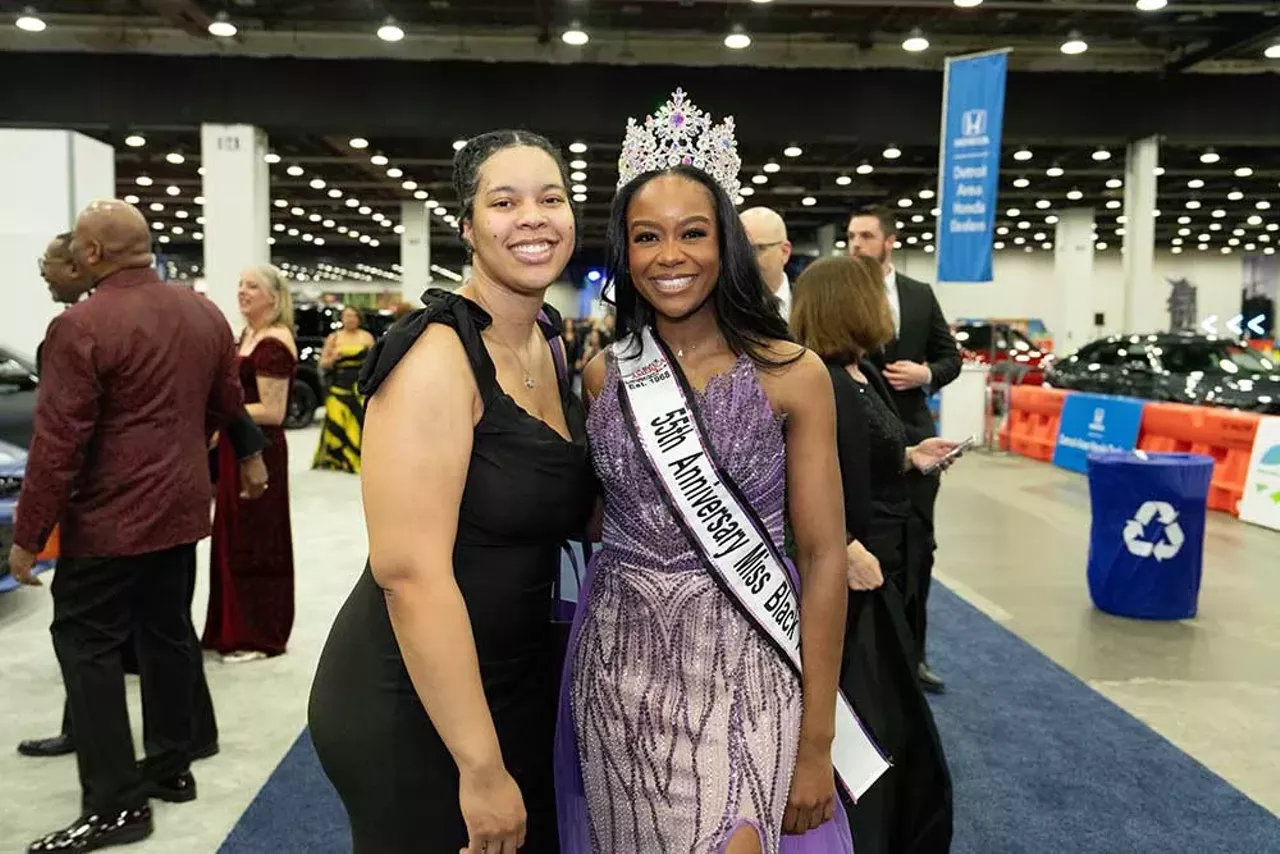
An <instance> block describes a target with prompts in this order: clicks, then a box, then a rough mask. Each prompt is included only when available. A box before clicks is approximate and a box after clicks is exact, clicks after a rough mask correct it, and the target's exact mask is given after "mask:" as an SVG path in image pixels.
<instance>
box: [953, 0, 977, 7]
mask: <svg viewBox="0 0 1280 854" xmlns="http://www.w3.org/2000/svg"><path fill="white" fill-rule="evenodd" d="M952 2H954V3H955V4H956V5H957V6H959V7H960V8H961V9H972V8H973V7H974V6H981V5H982V0H952Z"/></svg>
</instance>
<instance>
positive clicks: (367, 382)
mask: <svg viewBox="0 0 1280 854" xmlns="http://www.w3.org/2000/svg"><path fill="white" fill-rule="evenodd" d="M422 302H423V304H424V305H423V307H422V308H420V309H418V310H417V311H414V312H411V313H410V314H407V315H405V316H404V317H402V318H400V319H399V320H397V321H396V322H395V325H393V326H392V327H391V328H390V329H389V330H387V332H386V334H385V335H383V336H382V337H381V338H380V339H378V341H377V342H376V343H375V344H374V345H373V349H372V350H370V351H369V355H368V357H367V358H366V359H365V362H364V367H363V368H361V370H360V392H361V394H363V395H364V396H365V397H372V396H373V395H374V394H375V393H376V392H377V391H378V388H379V387H381V385H382V383H383V382H385V381H386V379H387V377H389V376H391V372H392V371H393V370H395V367H396V365H398V364H400V360H401V359H403V358H404V357H405V355H406V354H407V353H408V352H409V350H410V348H412V347H413V345H414V342H416V341H417V340H418V338H419V336H421V335H422V334H423V333H424V332H426V331H427V327H428V326H430V325H431V324H433V323H443V324H445V325H446V326H448V327H449V328H450V329H452V330H453V331H454V332H456V333H458V338H460V339H461V340H462V346H463V347H464V348H465V349H466V351H467V361H469V362H470V363H471V370H472V372H473V373H474V374H475V377H476V385H477V386H478V387H479V389H480V396H481V398H482V399H483V400H485V401H486V402H487V401H488V399H489V397H490V396H491V395H492V393H493V391H494V389H496V388H497V385H498V380H497V373H496V371H495V369H494V367H493V360H491V359H490V358H489V353H488V351H487V350H485V348H484V343H483V342H482V341H481V340H480V332H481V331H482V330H483V329H484V328H485V327H487V326H488V325H489V324H490V323H491V322H492V321H491V318H490V317H489V314H488V313H487V312H486V311H485V310H484V309H482V308H480V306H478V305H476V304H475V303H473V302H471V301H470V300H468V299H466V298H465V297H461V296H458V295H457V294H455V293H452V292H450V291H446V290H443V289H441V288H431V289H430V290H428V291H427V292H426V293H425V294H423V295H422Z"/></svg>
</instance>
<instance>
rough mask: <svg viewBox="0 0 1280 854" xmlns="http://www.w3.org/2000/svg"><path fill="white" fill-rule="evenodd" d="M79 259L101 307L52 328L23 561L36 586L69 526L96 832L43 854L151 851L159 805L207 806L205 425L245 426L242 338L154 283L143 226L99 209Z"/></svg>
mask: <svg viewBox="0 0 1280 854" xmlns="http://www.w3.org/2000/svg"><path fill="white" fill-rule="evenodd" d="M70 248H71V254H72V256H73V258H74V259H75V265H76V267H77V269H78V270H79V271H80V272H81V273H82V274H83V275H84V276H85V277H86V279H85V281H86V282H87V283H89V284H90V285H91V286H92V289H93V294H92V296H90V297H89V298H88V299H85V300H81V301H80V302H78V303H77V304H75V305H73V306H71V307H70V308H68V309H67V310H66V311H64V312H63V313H62V314H60V315H59V316H58V317H56V318H55V319H54V320H53V322H51V323H50V324H49V329H48V331H47V333H46V335H45V341H44V346H43V349H42V354H41V355H42V360H41V361H42V365H41V376H40V391H39V396H38V398H37V403H36V418H35V434H34V437H33V438H32V441H31V447H30V451H29V458H28V461H27V469H26V475H25V477H24V479H23V486H22V494H21V495H20V496H19V499H18V506H19V507H20V508H21V509H20V511H19V513H18V518H17V520H16V524H15V527H14V544H13V547H12V549H11V550H10V565H11V571H12V573H13V576H14V578H15V579H17V580H18V581H19V582H22V583H24V584H32V585H39V584H40V581H39V580H38V579H36V578H35V577H34V576H33V574H32V571H31V570H32V565H33V563H34V561H35V555H36V554H37V553H39V552H40V551H41V550H42V549H43V548H44V546H45V544H46V542H47V540H48V538H49V535H50V533H51V532H52V530H53V527H54V525H55V524H59V525H60V528H59V530H60V555H61V556H60V558H59V561H58V567H57V571H56V573H55V576H54V582H53V624H52V626H51V627H50V633H51V634H52V636H53V646H54V649H55V651H56V652H57V656H58V663H59V665H60V666H61V668H62V677H63V684H64V686H65V688H66V691H67V704H68V708H69V709H70V711H71V723H72V726H73V729H74V733H75V742H76V744H75V747H76V759H77V764H78V767H79V772H80V784H81V790H82V793H83V806H84V809H83V814H82V815H81V817H80V818H78V819H76V820H75V821H74V822H73V823H72V824H70V825H69V826H67V827H66V828H64V829H62V830H58V831H55V832H54V833H51V834H49V835H48V836H46V837H44V838H42V839H39V840H36V841H35V842H33V843H32V844H31V846H30V848H29V849H28V850H29V851H32V852H44V851H73V850H74V851H88V850H94V849H97V848H103V847H107V846H110V845H118V844H123V843H127V842H135V841H137V840H139V839H143V838H145V837H147V836H149V835H151V833H152V815H151V808H150V806H149V803H148V799H149V798H152V797H155V798H161V799H163V800H168V801H189V800H192V799H193V798H194V797H195V795H196V790H195V780H194V778H192V777H191V774H190V770H189V765H190V761H191V753H192V737H193V736H192V726H193V724H192V695H193V692H194V690H195V680H196V674H197V673H198V672H199V668H200V658H199V650H198V649H197V648H196V647H195V645H194V644H193V643H191V638H192V637H194V630H193V629H192V626H191V617H190V606H189V600H190V586H191V579H192V578H193V577H194V566H195V544H196V542H198V541H199V540H201V539H203V538H205V537H207V536H209V534H210V523H209V500H210V495H211V494H212V487H211V484H210V482H209V466H208V457H207V454H206V447H207V445H206V438H205V436H206V434H205V430H206V419H207V418H208V419H212V420H213V421H214V422H215V423H217V424H218V425H219V426H225V425H226V424H228V423H229V422H231V421H232V420H233V419H235V418H236V417H237V416H238V415H239V414H240V413H241V411H242V410H243V395H242V392H241V389H240V382H239V379H238V377H237V372H236V367H235V347H234V345H233V343H232V338H231V328H230V326H229V325H228V324H227V321H226V319H225V318H224V317H223V316H222V313H221V312H220V311H219V310H218V309H217V308H216V307H215V306H214V305H213V303H211V302H209V301H208V300H206V299H204V298H203V297H201V296H199V295H197V294H195V293H194V292H193V291H190V290H188V289H186V288H182V287H178V286H174V285H167V284H165V283H164V282H162V281H160V279H159V277H158V276H157V275H156V273H155V270H154V269H152V262H153V257H152V254H151V232H150V228H149V226H148V225H147V221H146V219H144V218H143V216H142V214H140V213H139V212H138V211H137V210H136V209H135V208H133V207H132V206H131V205H127V204H125V203H124V202H120V201H114V200H113V201H106V202H95V203H94V204H92V205H90V206H89V207H88V208H87V209H86V210H85V211H84V213H82V214H81V215H80V218H79V219H78V220H77V222H76V226H75V229H74V231H73V233H72V238H71V244H70ZM131 639H132V640H133V641H135V642H136V648H137V652H138V664H139V671H140V676H141V678H142V695H143V712H144V716H145V724H144V731H145V733H146V745H147V757H146V760H145V761H144V763H143V764H142V766H139V765H138V764H137V763H136V761H135V757H134V752H133V739H132V735H131V732H130V728H129V714H128V710H127V707H126V705H125V691H124V670H123V666H122V659H121V651H122V649H123V648H124V646H125V645H126V644H127V643H129V642H130V640H131Z"/></svg>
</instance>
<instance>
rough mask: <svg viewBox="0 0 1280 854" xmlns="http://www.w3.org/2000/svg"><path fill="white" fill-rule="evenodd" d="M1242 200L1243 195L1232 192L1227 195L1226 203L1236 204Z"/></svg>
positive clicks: (1236, 191) (1235, 191) (1237, 191)
mask: <svg viewBox="0 0 1280 854" xmlns="http://www.w3.org/2000/svg"><path fill="white" fill-rule="evenodd" d="M1243 198H1244V193H1242V192H1240V191H1239V190H1232V191H1231V192H1230V193H1227V201H1229V202H1238V201H1240V200H1241V199H1243Z"/></svg>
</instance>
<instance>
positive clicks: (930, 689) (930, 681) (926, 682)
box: [916, 662, 947, 694]
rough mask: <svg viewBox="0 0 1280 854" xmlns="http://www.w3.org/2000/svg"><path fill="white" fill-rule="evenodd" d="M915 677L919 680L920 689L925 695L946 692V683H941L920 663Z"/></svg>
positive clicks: (927, 667) (934, 674) (939, 678)
mask: <svg viewBox="0 0 1280 854" xmlns="http://www.w3.org/2000/svg"><path fill="white" fill-rule="evenodd" d="M916 675H917V676H918V677H919V678H920V687H921V688H922V689H923V690H924V692H925V693H926V694H941V693H942V692H943V691H945V690H947V683H945V682H943V681H942V679H941V677H939V676H938V674H936V673H934V672H933V671H932V670H930V669H929V665H927V664H925V663H923V662H921V664H920V668H919V669H918V670H917V671H916Z"/></svg>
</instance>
